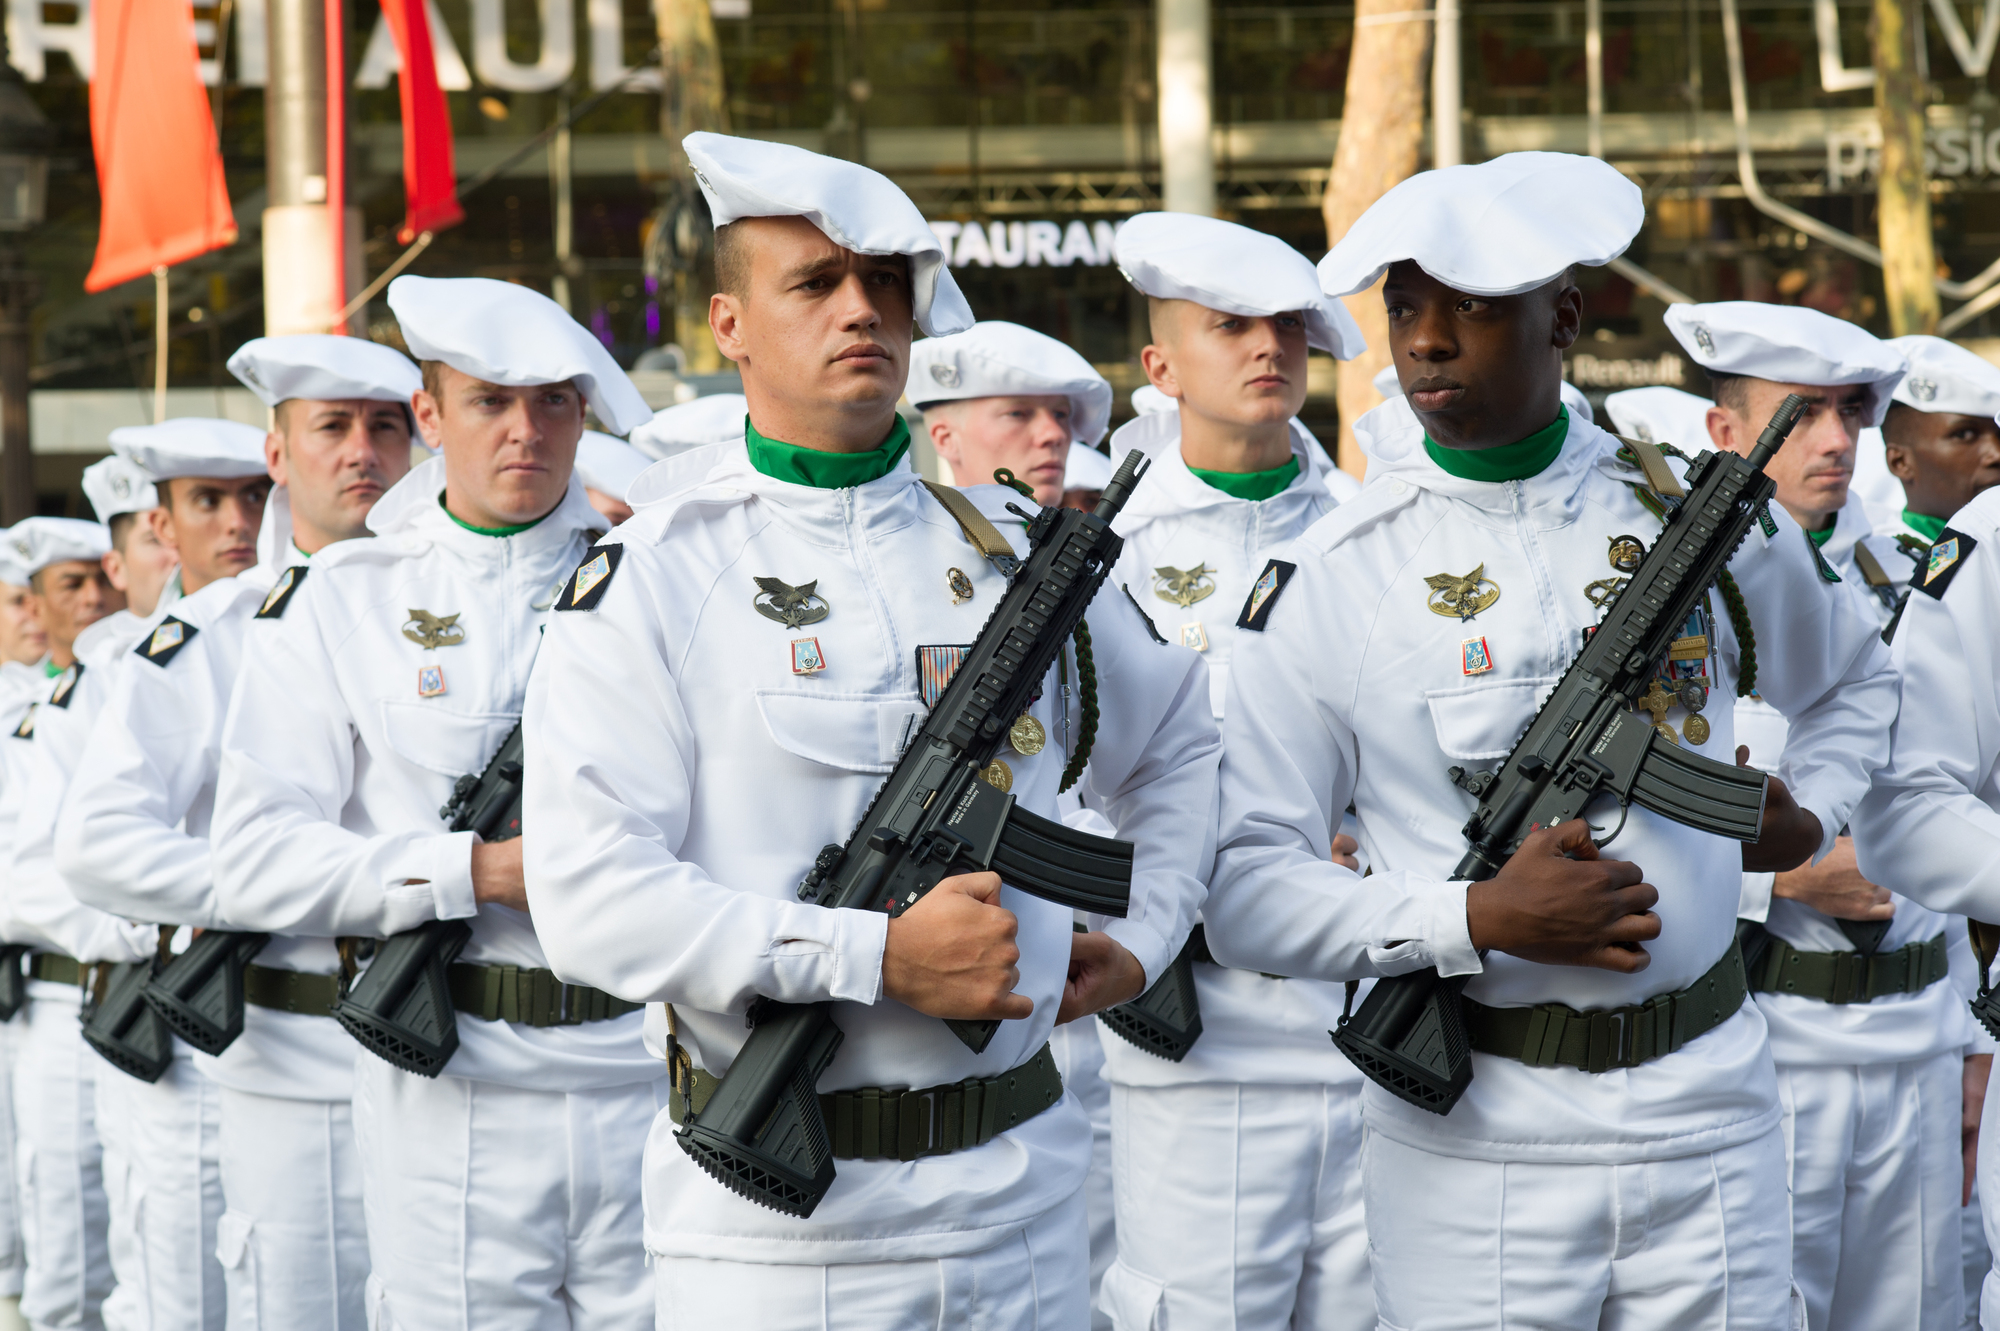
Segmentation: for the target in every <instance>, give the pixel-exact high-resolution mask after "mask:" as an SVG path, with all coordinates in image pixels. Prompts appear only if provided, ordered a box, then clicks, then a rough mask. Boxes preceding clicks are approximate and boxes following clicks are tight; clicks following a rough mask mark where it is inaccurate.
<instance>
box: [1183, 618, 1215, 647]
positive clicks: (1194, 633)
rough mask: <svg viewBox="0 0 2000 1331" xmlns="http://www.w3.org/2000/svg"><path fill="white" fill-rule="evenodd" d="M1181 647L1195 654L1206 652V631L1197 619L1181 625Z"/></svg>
mask: <svg viewBox="0 0 2000 1331" xmlns="http://www.w3.org/2000/svg"><path fill="white" fill-rule="evenodd" d="M1181 646H1183V647H1188V648H1192V649H1193V650H1194V651H1197V652H1205V651H1207V650H1208V630H1207V629H1205V628H1203V627H1202V623H1201V621H1200V620H1199V619H1191V620H1189V621H1188V622H1187V623H1185V624H1183V625H1181Z"/></svg>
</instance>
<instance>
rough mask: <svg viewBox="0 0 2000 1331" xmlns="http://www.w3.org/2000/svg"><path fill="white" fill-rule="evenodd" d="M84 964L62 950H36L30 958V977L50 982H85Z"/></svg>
mask: <svg viewBox="0 0 2000 1331" xmlns="http://www.w3.org/2000/svg"><path fill="white" fill-rule="evenodd" d="M83 970H84V964H83V963H82V962H80V961H78V960H77V959H76V958H75V957H66V956H64V955H63V954H62V953H60V952H36V953H33V954H32V955H30V956H29V958H28V978H29V979H31V980H47V981H48V982H49V983H50V984H81V983H83Z"/></svg>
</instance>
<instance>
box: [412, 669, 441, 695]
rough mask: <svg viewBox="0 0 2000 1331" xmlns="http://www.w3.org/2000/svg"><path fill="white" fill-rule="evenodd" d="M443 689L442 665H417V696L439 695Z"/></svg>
mask: <svg viewBox="0 0 2000 1331" xmlns="http://www.w3.org/2000/svg"><path fill="white" fill-rule="evenodd" d="M444 691H445V689H444V667H443V666H434V665H429V666H418V667H417V696H418V697H419V698H437V697H441V696H443V694H444Z"/></svg>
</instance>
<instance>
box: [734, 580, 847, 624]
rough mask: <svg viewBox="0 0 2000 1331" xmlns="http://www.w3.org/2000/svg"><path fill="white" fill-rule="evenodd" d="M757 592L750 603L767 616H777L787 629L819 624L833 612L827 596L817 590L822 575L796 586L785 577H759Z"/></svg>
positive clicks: (773, 617) (768, 617)
mask: <svg viewBox="0 0 2000 1331" xmlns="http://www.w3.org/2000/svg"><path fill="white" fill-rule="evenodd" d="M754 581H755V582H756V584H757V595H756V597H755V599H754V600H753V601H752V602H751V604H753V605H755V606H756V607H757V613H758V614H760V615H762V616H763V617H764V618H766V619H775V620H777V621H778V622H779V623H780V624H783V625H784V626H785V627H786V628H788V629H800V628H804V627H805V626H806V625H808V624H817V623H819V622H820V621H821V620H822V619H825V618H826V617H827V616H828V615H830V614H832V613H833V607H832V606H830V605H828V604H827V603H826V598H825V597H823V596H821V595H819V594H818V592H817V591H816V590H815V589H816V588H818V586H819V579H818V578H814V579H813V580H812V581H811V582H802V583H800V584H799V585H798V586H796V587H794V586H792V584H791V583H789V582H786V581H785V580H784V579H782V578H756V579H754Z"/></svg>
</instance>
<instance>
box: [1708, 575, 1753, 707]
mask: <svg viewBox="0 0 2000 1331" xmlns="http://www.w3.org/2000/svg"><path fill="white" fill-rule="evenodd" d="M1715 585H1716V586H1717V587H1718V588H1719V589H1720V590H1721V592H1722V604H1723V605H1724V606H1725V607H1727V608H1728V610H1729V627H1730V628H1732V629H1735V630H1736V660H1737V670H1736V696H1737V697H1739V698H1747V697H1749V696H1750V695H1751V694H1752V693H1753V692H1755V691H1756V688H1757V635H1756V634H1755V633H1753V632H1752V631H1751V629H1750V607H1749V606H1748V605H1746V604H1744V601H1743V593H1742V591H1740V590H1739V589H1738V588H1737V586H1736V579H1735V578H1734V577H1732V576H1731V575H1730V572H1729V570H1728V569H1724V570H1722V576H1721V577H1719V578H1717V579H1716V580H1715Z"/></svg>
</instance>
